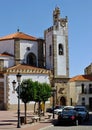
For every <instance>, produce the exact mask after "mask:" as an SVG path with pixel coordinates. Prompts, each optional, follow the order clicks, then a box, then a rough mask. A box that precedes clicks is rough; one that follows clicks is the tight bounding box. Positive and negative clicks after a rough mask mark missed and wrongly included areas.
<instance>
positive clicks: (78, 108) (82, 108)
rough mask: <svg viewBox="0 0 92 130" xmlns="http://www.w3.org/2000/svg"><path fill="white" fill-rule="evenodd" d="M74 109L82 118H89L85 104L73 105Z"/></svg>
mask: <svg viewBox="0 0 92 130" xmlns="http://www.w3.org/2000/svg"><path fill="white" fill-rule="evenodd" d="M74 110H76V111H77V112H78V114H79V116H80V117H81V119H82V120H89V112H88V110H87V108H86V107H85V106H75V108H74Z"/></svg>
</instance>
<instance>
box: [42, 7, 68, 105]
mask: <svg viewBox="0 0 92 130" xmlns="http://www.w3.org/2000/svg"><path fill="white" fill-rule="evenodd" d="M44 36H45V42H46V44H45V45H46V68H47V69H50V70H52V72H53V81H52V82H53V85H52V86H54V87H55V86H56V87H57V91H58V92H59V91H60V90H59V89H61V90H64V91H63V92H65V91H67V90H65V89H66V88H67V86H66V83H67V82H68V79H69V53H68V19H67V17H65V18H62V17H60V9H59V8H58V7H56V8H55V10H54V11H53V26H52V27H50V28H48V29H47V30H45V33H44ZM60 93H61V91H60ZM59 96H60V95H59ZM61 96H63V97H64V98H65V99H66V97H67V96H66V95H61ZM64 98H63V99H64ZM61 99H62V98H61ZM65 101H66V100H65ZM65 104H66V103H65ZM65 104H64V105H65Z"/></svg>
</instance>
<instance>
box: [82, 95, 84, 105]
mask: <svg viewBox="0 0 92 130" xmlns="http://www.w3.org/2000/svg"><path fill="white" fill-rule="evenodd" d="M82 105H83V106H85V97H82Z"/></svg>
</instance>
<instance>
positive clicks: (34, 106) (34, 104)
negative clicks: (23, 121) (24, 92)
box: [34, 102, 36, 113]
mask: <svg viewBox="0 0 92 130" xmlns="http://www.w3.org/2000/svg"><path fill="white" fill-rule="evenodd" d="M35 108H36V102H35V104H34V113H35V112H36V111H35Z"/></svg>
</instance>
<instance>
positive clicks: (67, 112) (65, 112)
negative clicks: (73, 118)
mask: <svg viewBox="0 0 92 130" xmlns="http://www.w3.org/2000/svg"><path fill="white" fill-rule="evenodd" d="M73 113H75V111H74V110H69V109H68V110H63V111H62V114H73Z"/></svg>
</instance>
